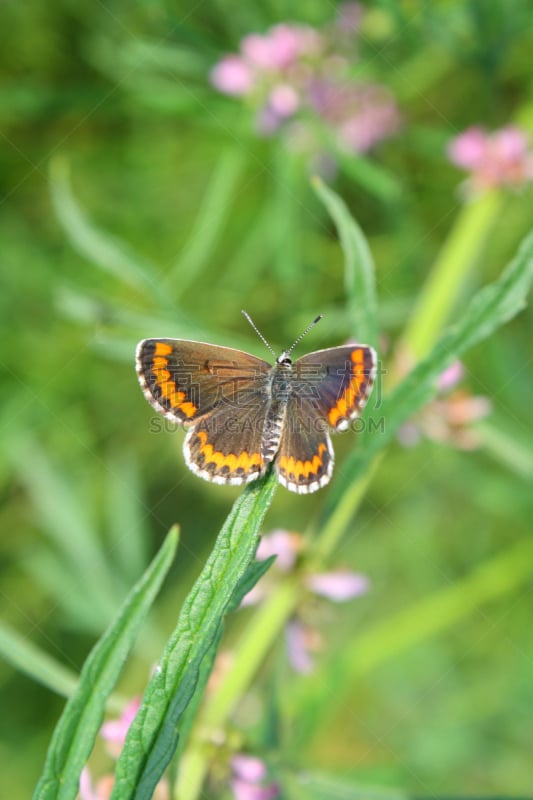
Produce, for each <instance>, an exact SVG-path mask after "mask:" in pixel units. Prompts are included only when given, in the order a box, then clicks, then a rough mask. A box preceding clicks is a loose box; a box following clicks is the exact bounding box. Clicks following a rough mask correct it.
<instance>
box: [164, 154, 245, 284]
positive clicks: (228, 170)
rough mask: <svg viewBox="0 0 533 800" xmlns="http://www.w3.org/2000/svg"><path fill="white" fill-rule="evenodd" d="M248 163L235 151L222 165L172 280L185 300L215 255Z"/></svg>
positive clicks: (215, 173)
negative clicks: (234, 196)
mask: <svg viewBox="0 0 533 800" xmlns="http://www.w3.org/2000/svg"><path fill="white" fill-rule="evenodd" d="M245 162H246V155H245V154H244V152H243V151H242V150H236V149H234V148H231V149H229V150H228V151H227V152H226V153H225V155H224V156H223V157H222V158H221V159H220V161H219V162H218V164H217V166H216V169H215V171H214V173H213V176H212V178H211V180H210V182H209V186H208V187H207V190H206V193H205V198H204V203H203V206H202V208H201V209H200V212H199V214H198V216H197V218H196V222H195V224H194V227H193V230H192V232H191V235H190V238H189V241H188V242H186V244H185V246H184V248H183V252H182V255H181V256H180V258H179V259H178V261H177V263H176V265H175V266H174V268H173V270H172V273H171V274H170V276H169V281H170V282H171V283H172V284H174V289H175V291H174V294H176V293H177V294H178V295H179V296H181V295H182V294H183V292H184V291H185V289H187V288H188V287H189V286H190V285H191V283H192V282H193V281H194V279H195V278H196V277H197V276H198V275H199V273H200V272H201V271H202V269H203V268H204V266H205V265H206V264H207V262H208V261H209V259H210V258H211V256H212V255H213V253H214V251H215V248H216V245H217V242H218V239H219V236H220V233H221V232H222V229H223V227H224V224H225V222H226V220H227V218H228V215H229V213H230V210H231V208H232V198H233V195H234V194H235V191H236V188H237V184H238V182H239V179H240V177H241V174H242V171H243V169H244V165H245Z"/></svg>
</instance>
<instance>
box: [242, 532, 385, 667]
mask: <svg viewBox="0 0 533 800" xmlns="http://www.w3.org/2000/svg"><path fill="white" fill-rule="evenodd" d="M302 549H303V537H302V536H301V535H300V534H298V533H293V532H291V531H285V530H275V531H272V533H271V534H269V535H267V536H263V537H262V539H261V542H260V544H259V547H258V549H257V558H258V559H259V560H260V561H263V560H265V559H267V558H270V557H271V556H272V555H275V556H276V562H275V564H274V567H273V569H271V570H270V571H269V572H268V573H267V575H266V576H265V577H264V578H263V579H262V580H261V581H260V582H259V583H258V584H257V585H256V586H255V587H254V588H253V589H252V590H251V592H249V593H248V594H247V595H246V596H245V598H244V600H243V603H242V604H243V605H245V606H248V605H255V604H256V603H258V602H260V601H261V600H262V599H263V598H264V597H266V596H267V595H268V594H270V593H271V592H272V591H275V587H276V583H277V581H278V580H280V579H283V574H286V573H289V572H291V571H294V570H295V568H296V566H297V559H298V555H299V554H300V553H301V551H302ZM301 580H302V583H303V587H304V589H305V590H307V592H308V594H309V595H310V597H312V596H315V597H316V596H319V597H325V598H327V599H328V600H331V601H333V602H335V603H343V602H346V601H347V600H351V599H353V598H354V597H359V596H360V595H362V594H365V593H366V592H367V591H368V588H369V580H368V578H367V577H366V576H365V575H361V574H360V573H358V572H352V571H350V570H346V569H337V570H331V571H329V572H314V573H307V574H302V575H301ZM312 616H313V618H314V617H315V616H316V614H315V613H313V614H312ZM285 639H286V643H287V655H288V659H289V663H290V665H291V667H292V668H293V669H294V670H295V672H299V673H303V674H305V673H309V672H311V671H312V670H313V668H314V654H315V653H316V652H318V651H319V650H321V649H322V647H323V639H322V635H321V633H320V632H319V631H318V630H317V629H316V627H315V626H314V625H311V624H310V623H309V622H307V621H306V604H305V601H304V603H303V604H302V606H301V607H300V609H299V613H298V614H296V615H295V616H294V617H293V618H292V619H291V620H290V621H289V623H288V625H287V628H286V630H285Z"/></svg>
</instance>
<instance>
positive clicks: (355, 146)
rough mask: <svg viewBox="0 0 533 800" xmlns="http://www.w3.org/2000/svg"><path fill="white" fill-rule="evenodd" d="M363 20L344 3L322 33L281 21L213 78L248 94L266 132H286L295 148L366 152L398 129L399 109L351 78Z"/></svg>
mask: <svg viewBox="0 0 533 800" xmlns="http://www.w3.org/2000/svg"><path fill="white" fill-rule="evenodd" d="M360 17H361V8H360V6H359V4H357V3H346V4H343V5H341V7H340V10H339V14H338V18H337V20H336V22H335V24H333V25H331V26H329V27H328V28H327V29H324V30H317V29H315V28H312V27H310V26H307V25H291V24H280V25H276V26H274V27H273V28H270V30H268V31H267V32H266V33H265V34H256V33H254V34H249V35H248V36H245V37H244V39H242V41H241V43H240V48H239V52H238V53H236V54H232V55H228V56H225V57H224V58H223V59H222V60H221V61H219V62H218V63H217V64H216V65H215V67H214V68H213V70H212V72H211V82H212V84H213V86H215V87H216V88H217V89H218V90H219V91H221V92H224V93H225V94H228V95H233V96H234V97H242V98H246V99H247V100H248V101H249V103H250V105H251V106H252V107H253V108H254V109H255V112H256V124H257V128H258V130H259V132H260V133H262V134H263V135H265V136H269V135H272V134H274V133H275V132H277V131H279V130H280V129H283V130H284V132H285V133H286V134H287V136H288V139H289V142H290V144H291V146H293V147H294V148H298V149H300V150H307V151H310V152H313V151H315V152H316V151H318V150H319V149H320V148H322V149H323V148H324V147H325V143H327V142H329V141H331V140H333V141H334V143H335V144H336V146H337V147H340V148H342V149H343V150H345V151H348V152H356V153H365V152H367V151H368V150H370V148H371V147H373V145H375V144H376V143H377V142H379V141H381V140H382V139H385V138H387V137H389V136H391V135H392V134H394V133H395V132H396V131H397V130H398V127H399V113H398V109H397V107H396V104H395V102H394V99H393V97H392V95H391V94H390V92H389V91H388V90H387V89H385V87H383V86H381V85H375V84H369V83H366V82H364V81H361V80H356V79H354V78H352V77H351V74H350V73H351V71H352V69H353V65H354V58H355V57H354V54H355V52H356V49H355V44H356V42H355V36H356V33H357V31H358V29H359V23H360Z"/></svg>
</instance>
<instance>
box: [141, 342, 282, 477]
mask: <svg viewBox="0 0 533 800" xmlns="http://www.w3.org/2000/svg"><path fill="white" fill-rule="evenodd" d="M270 370H271V366H270V364H269V363H268V362H267V361H263V360H262V359H260V358H256V357H255V356H252V355H249V354H248V353H244V352H242V351H240V350H233V349H232V348H229V347H219V346H217V345H211V344H205V343H204V342H191V341H188V340H183V339H146V340H144V341H142V342H140V344H139V345H138V347H137V372H138V375H139V381H140V383H141V386H142V388H143V391H144V394H145V395H146V398H147V399H148V401H149V402H150V403H151V405H152V406H153V407H154V408H155V409H156V410H157V411H159V412H161V413H162V414H164V415H165V416H166V417H167V418H168V419H171V420H173V421H175V422H179V423H180V424H182V425H183V426H184V427H186V428H189V431H188V433H187V436H186V437H185V441H184V443H183V453H184V456H185V461H186V463H187V466H188V467H189V469H191V470H192V471H193V472H194V473H195V474H196V475H198V476H199V477H201V478H204V479H205V480H210V481H213V482H215V483H230V484H234V485H238V484H242V483H246V482H248V481H251V480H255V479H256V478H258V477H260V476H261V475H262V474H263V473H264V472H265V470H266V466H267V463H268V461H269V460H272V459H271V458H270V459H269V458H268V455H266V454H263V452H262V436H263V429H264V426H265V420H266V415H267V412H268V407H269V399H268V392H267V390H266V387H267V381H268V374H269V372H270Z"/></svg>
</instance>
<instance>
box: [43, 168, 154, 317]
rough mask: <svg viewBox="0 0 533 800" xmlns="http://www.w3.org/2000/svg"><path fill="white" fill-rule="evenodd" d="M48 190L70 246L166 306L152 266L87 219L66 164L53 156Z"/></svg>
mask: <svg viewBox="0 0 533 800" xmlns="http://www.w3.org/2000/svg"><path fill="white" fill-rule="evenodd" d="M50 191H51V195H52V201H53V204H54V208H55V211H56V214H57V216H58V219H59V221H60V222H61V224H62V226H63V228H64V230H65V233H66V234H67V236H68V237H69V239H70V242H71V244H72V246H73V247H74V248H75V249H76V250H77V251H78V252H79V253H80V254H81V255H82V256H84V257H85V258H87V259H88V260H89V261H91V263H93V264H95V265H96V266H98V267H100V268H101V269H103V270H105V271H106V272H109V273H110V274H111V275H113V276H114V277H115V278H120V280H122V281H124V282H125V283H127V284H129V285H130V286H133V287H134V288H136V289H143V290H146V289H148V290H149V291H150V293H151V294H152V296H153V297H156V298H158V299H159V300H162V301H163V302H164V304H165V305H168V302H167V299H166V297H165V295H164V294H162V293H161V291H160V289H159V284H158V282H157V280H156V276H157V273H156V270H155V267H154V266H153V265H152V264H151V263H150V262H148V261H146V260H145V259H143V258H141V257H140V256H139V255H137V254H136V253H133V251H132V249H131V247H130V246H129V245H128V244H127V243H126V242H123V241H121V240H120V239H119V238H118V237H116V236H112V235H111V234H109V233H107V232H105V231H102V230H99V229H98V228H97V227H96V226H95V225H94V224H93V223H92V222H91V221H90V220H89V219H88V218H87V216H86V214H85V212H84V211H83V209H82V208H81V207H80V205H79V204H78V201H77V200H76V198H75V197H74V194H73V193H72V189H71V186H70V174H69V165H68V163H67V161H66V160H65V159H63V158H59V157H56V158H54V159H53V160H52V162H51V164H50Z"/></svg>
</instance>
